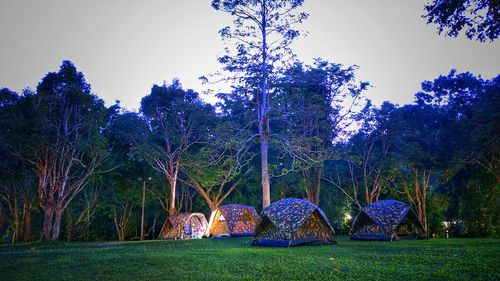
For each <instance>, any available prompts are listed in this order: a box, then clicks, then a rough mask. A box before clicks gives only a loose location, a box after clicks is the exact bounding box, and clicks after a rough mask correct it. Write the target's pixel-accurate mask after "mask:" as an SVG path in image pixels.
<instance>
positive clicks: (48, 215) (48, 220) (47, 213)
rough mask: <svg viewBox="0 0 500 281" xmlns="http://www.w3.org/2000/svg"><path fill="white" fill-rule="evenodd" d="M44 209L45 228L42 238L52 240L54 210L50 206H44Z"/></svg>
mask: <svg viewBox="0 0 500 281" xmlns="http://www.w3.org/2000/svg"><path fill="white" fill-rule="evenodd" d="M42 209H43V214H44V217H43V229H42V240H44V241H50V240H51V238H52V237H51V232H52V217H53V214H54V212H53V211H52V209H51V208H49V207H42Z"/></svg>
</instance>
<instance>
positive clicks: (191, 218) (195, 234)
mask: <svg viewBox="0 0 500 281" xmlns="http://www.w3.org/2000/svg"><path fill="white" fill-rule="evenodd" d="M207 229H208V223H207V219H206V218H205V215H203V214H202V213H180V214H178V215H175V216H170V217H169V218H168V219H167V221H165V224H163V227H162V228H161V231H160V235H159V236H158V238H159V239H189V238H202V237H203V236H206V234H207Z"/></svg>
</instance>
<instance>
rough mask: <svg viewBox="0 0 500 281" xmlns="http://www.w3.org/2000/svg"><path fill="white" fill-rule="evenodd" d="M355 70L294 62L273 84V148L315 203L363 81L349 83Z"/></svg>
mask: <svg viewBox="0 0 500 281" xmlns="http://www.w3.org/2000/svg"><path fill="white" fill-rule="evenodd" d="M355 70H356V67H355V66H352V67H343V66H342V65H341V64H335V63H329V62H327V61H323V60H320V59H318V60H316V62H315V64H314V66H303V65H302V64H296V65H295V66H294V67H292V68H290V69H288V70H287V71H286V72H285V73H284V75H283V78H282V79H280V82H279V84H278V87H277V88H278V92H277V93H276V97H275V102H274V104H275V105H274V106H275V111H274V112H273V114H272V116H273V120H274V121H275V126H276V127H277V130H276V132H275V133H274V134H273V135H275V136H276V139H277V143H276V146H277V147H278V149H279V150H280V151H281V153H282V156H281V158H283V157H285V156H286V157H288V158H290V159H291V160H290V161H291V162H292V164H291V165H290V166H291V167H284V168H283V169H282V170H281V171H280V172H281V173H282V174H283V173H288V172H292V171H293V172H299V173H300V174H301V175H302V179H303V184H304V185H305V187H304V189H305V194H306V197H307V199H308V200H309V201H311V202H313V203H315V204H319V200H320V189H321V181H322V179H323V177H324V175H323V171H324V169H323V165H324V161H326V160H333V159H335V158H336V157H338V156H337V153H336V152H335V151H334V149H333V148H334V147H333V143H334V142H336V141H339V140H340V139H341V138H342V137H345V135H346V129H347V127H349V125H350V124H351V123H352V122H353V117H354V111H355V109H356V108H357V107H358V106H359V104H360V102H361V100H362V97H361V93H362V91H363V90H365V89H366V87H367V86H368V83H366V82H361V83H357V82H356V81H355V73H354V72H355Z"/></svg>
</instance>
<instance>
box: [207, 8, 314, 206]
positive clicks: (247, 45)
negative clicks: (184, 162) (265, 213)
mask: <svg viewBox="0 0 500 281" xmlns="http://www.w3.org/2000/svg"><path fill="white" fill-rule="evenodd" d="M303 2H304V1H303V0H283V1H270V0H262V1H254V0H243V1H240V0H213V1H212V7H213V8H214V9H215V10H217V11H223V12H225V13H227V14H229V15H231V16H233V17H234V18H235V19H234V21H233V24H234V27H233V28H231V27H229V26H227V27H224V28H222V29H221V30H220V31H219V33H220V34H221V36H222V38H223V39H224V40H230V41H233V42H235V48H234V52H233V53H232V54H231V53H230V50H229V49H226V51H227V52H228V54H227V55H225V56H222V57H220V58H219V62H220V63H222V64H224V65H225V66H224V70H226V71H229V72H232V73H234V74H235V76H234V77H233V78H234V81H235V82H237V83H239V84H243V85H245V87H246V88H247V91H249V92H250V93H251V94H252V95H253V102H254V105H255V108H256V110H257V112H256V115H257V116H256V120H257V125H258V135H259V138H260V155H261V181H262V206H263V207H267V206H268V205H269V204H270V202H271V193H270V175H269V161H268V158H269V137H270V134H271V133H270V127H269V122H270V120H269V119H270V116H269V113H270V111H271V102H270V93H271V91H272V86H271V85H272V84H273V82H274V81H275V79H276V77H277V76H278V74H279V73H280V71H281V70H282V69H283V67H284V66H286V65H287V64H288V63H290V62H291V61H292V60H293V54H292V52H291V49H290V44H291V43H292V41H293V40H294V39H295V38H297V37H298V36H299V34H300V32H299V31H298V30H296V29H294V26H295V25H296V24H298V23H301V22H302V21H303V20H305V19H306V18H307V14H306V13H294V10H295V9H296V8H298V7H299V6H301V5H302V4H303Z"/></svg>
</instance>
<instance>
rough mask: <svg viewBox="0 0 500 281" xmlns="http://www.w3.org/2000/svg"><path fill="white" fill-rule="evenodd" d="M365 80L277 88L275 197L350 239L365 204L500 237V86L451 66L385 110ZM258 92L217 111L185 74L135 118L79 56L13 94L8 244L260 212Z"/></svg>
mask: <svg viewBox="0 0 500 281" xmlns="http://www.w3.org/2000/svg"><path fill="white" fill-rule="evenodd" d="M355 72H356V67H344V66H343V65H340V64H335V63H330V62H326V61H323V60H317V61H316V62H315V64H314V65H311V66H308V65H304V64H299V63H297V64H295V65H294V66H292V67H289V68H288V69H287V70H286V71H284V72H283V74H282V75H281V76H280V77H279V79H276V80H275V81H277V82H275V83H274V84H273V85H271V86H270V87H271V88H272V96H273V99H272V106H271V107H270V109H271V110H270V111H269V128H270V131H269V155H268V157H269V173H270V177H271V201H275V200H277V199H279V198H284V197H298V198H306V199H308V200H310V201H311V202H314V203H316V204H319V206H320V207H321V208H322V209H323V210H324V211H325V213H326V214H327V215H328V217H329V218H330V220H331V221H332V223H333V225H334V227H335V228H336V231H337V232H338V233H341V234H345V233H347V232H348V230H349V224H350V222H351V220H352V217H354V216H355V215H356V214H357V212H358V210H359V209H360V208H362V207H363V206H365V205H367V204H369V203H372V202H374V201H377V200H379V199H398V200H401V201H404V202H407V203H409V204H410V205H411V207H412V209H413V210H414V211H415V213H416V214H417V215H418V217H419V219H420V220H421V222H422V223H423V225H424V226H425V228H426V230H427V232H428V235H429V236H436V235H437V236H442V235H444V232H445V231H446V230H448V231H449V233H450V234H451V235H452V236H482V237H495V236H498V235H499V232H500V228H499V225H500V224H499V214H498V210H499V207H500V206H499V200H498V190H499V189H498V188H499V182H500V174H499V159H500V138H499V137H500V124H499V120H500V117H499V113H500V110H499V109H500V76H497V77H495V78H493V79H492V80H484V79H482V78H481V77H476V76H474V75H473V74H471V73H468V72H467V73H457V72H456V71H451V72H450V73H449V74H448V75H446V76H440V77H438V78H436V79H435V80H434V81H425V82H423V83H422V91H421V92H419V93H417V94H416V95H415V103H413V104H408V105H404V106H399V105H396V104H392V103H390V102H385V103H383V104H382V105H381V106H380V107H377V106H374V105H372V104H371V102H370V101H369V100H367V99H366V98H365V97H364V96H363V91H364V90H366V89H367V87H369V84H368V83H366V82H362V83H359V82H356V79H355ZM255 97H256V96H255V95H254V93H253V92H252V90H251V89H247V88H244V87H236V88H234V90H233V92H231V93H225V94H224V93H220V94H218V95H217V98H218V101H219V102H218V103H217V104H215V105H211V104H208V103H206V102H204V101H203V100H202V99H200V97H199V95H198V93H196V92H194V91H192V90H185V89H183V87H182V86H181V84H180V82H179V81H177V80H174V81H173V82H172V83H170V84H163V85H153V87H152V89H151V92H150V93H149V94H148V95H147V96H145V97H144V98H143V99H142V101H141V107H140V111H139V112H138V113H136V112H129V111H126V110H125V109H123V108H121V107H120V104H119V103H117V104H114V105H112V106H109V107H107V106H105V104H104V102H103V101H102V100H101V99H100V98H99V97H98V96H97V95H95V94H93V93H92V92H91V87H90V85H89V84H88V83H87V82H86V81H85V78H84V75H83V74H82V73H81V72H78V71H77V69H76V68H75V66H74V65H73V64H72V63H71V62H69V61H65V62H63V64H62V66H61V68H60V69H59V71H58V72H51V73H48V74H47V75H46V76H45V77H44V78H43V79H42V80H41V82H40V83H39V84H38V86H37V88H36V90H34V91H33V90H30V89H26V90H24V91H23V92H22V93H20V94H18V93H15V92H13V91H11V90H9V89H6V88H3V89H1V90H0V155H1V158H0V199H1V201H0V236H1V237H2V241H3V242H21V241H33V240H38V239H43V240H62V239H64V240H85V241H89V240H116V239H119V240H128V239H140V238H141V225H142V224H143V225H144V233H145V234H144V236H145V237H146V239H155V238H156V236H157V235H158V232H159V229H160V228H161V226H162V224H163V222H164V220H165V218H166V217H167V216H168V215H173V214H176V213H179V212H189V211H199V212H204V213H205V214H207V215H209V213H210V211H211V210H215V209H216V208H217V207H218V206H219V205H221V204H226V203H241V204H248V205H252V206H254V207H256V208H257V209H261V208H262V189H261V174H260V171H261V161H260V157H261V155H260V141H261V138H259V134H256V132H257V131H258V128H257V127H258V125H259V124H257V122H256V118H255V116H256V115H257V114H258V113H257V112H256V108H257V107H256V105H255V104H256V102H257V101H256V100H255ZM143 210H144V216H143V215H142V213H143V212H142V211H143ZM141 222H143V223H142V224H141ZM443 222H445V223H443Z"/></svg>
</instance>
